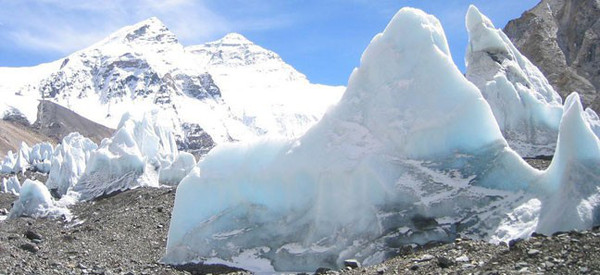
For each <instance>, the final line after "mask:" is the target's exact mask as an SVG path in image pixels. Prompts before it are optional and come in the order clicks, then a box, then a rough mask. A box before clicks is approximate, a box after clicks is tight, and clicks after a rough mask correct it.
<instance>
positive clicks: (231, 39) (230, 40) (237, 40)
mask: <svg viewBox="0 0 600 275" xmlns="http://www.w3.org/2000/svg"><path fill="white" fill-rule="evenodd" d="M215 42H217V43H221V44H233V45H240V44H254V43H253V42H252V41H250V40H248V38H246V37H245V36H243V35H241V34H239V33H235V32H232V33H228V34H226V35H225V36H224V37H223V38H221V39H219V40H217V41H215Z"/></svg>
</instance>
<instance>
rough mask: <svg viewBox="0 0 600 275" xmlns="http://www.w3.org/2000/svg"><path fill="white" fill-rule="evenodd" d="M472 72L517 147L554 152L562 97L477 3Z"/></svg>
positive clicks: (471, 17)
mask: <svg viewBox="0 0 600 275" xmlns="http://www.w3.org/2000/svg"><path fill="white" fill-rule="evenodd" d="M466 26H467V30H468V33H469V46H468V48H467V54H466V64H467V73H466V76H467V78H468V79H469V80H470V81H472V82H473V83H474V84H475V85H477V87H479V89H480V90H481V92H482V94H483V96H484V97H485V99H486V100H487V101H488V103H489V104H490V106H491V107H492V111H493V112H494V116H495V117H496V120H497V122H498V125H499V126H500V129H501V130H502V133H503V135H504V137H505V138H506V139H507V141H508V143H509V145H510V146H511V148H513V149H514V150H515V151H517V152H518V153H519V154H520V155H521V156H524V157H535V156H540V155H552V154H553V153H554V148H555V146H556V137H557V134H558V124H559V123H560V118H561V115H562V100H561V98H560V96H559V94H558V93H557V92H556V91H554V89H553V88H552V86H550V84H549V83H548V80H546V78H545V77H544V75H543V74H542V72H540V70H539V69H538V68H537V67H535V65H533V64H532V63H531V62H530V61H529V60H528V59H527V58H526V57H525V56H523V55H522V54H521V53H520V52H519V51H518V50H517V48H516V47H515V46H514V45H513V44H512V42H511V41H510V40H509V39H508V37H507V36H506V35H505V34H504V33H503V32H502V30H500V29H496V28H495V27H494V25H493V24H492V22H491V21H490V20H489V19H488V18H487V17H485V15H483V14H481V13H480V12H479V10H478V9H477V8H476V7H475V6H473V5H471V6H470V7H469V11H468V12H467V16H466Z"/></svg>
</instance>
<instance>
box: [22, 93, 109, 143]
mask: <svg viewBox="0 0 600 275" xmlns="http://www.w3.org/2000/svg"><path fill="white" fill-rule="evenodd" d="M32 127H33V128H34V129H36V130H37V131H38V132H39V133H41V134H43V135H45V136H48V137H51V138H52V139H54V140H55V141H57V142H58V141H60V140H62V138H63V137H65V136H67V135H68V134H70V133H71V132H79V133H80V134H82V135H83V136H85V137H87V138H89V139H91V140H93V141H94V142H96V143H100V141H101V140H102V139H103V138H107V137H110V136H111V135H112V134H113V133H114V131H115V130H114V129H111V128H108V127H105V126H103V125H101V124H98V123H96V122H93V121H91V120H89V119H87V118H84V117H82V116H80V115H78V114H77V113H75V112H73V111H71V110H69V109H67V108H65V107H63V106H60V105H58V104H56V103H54V102H52V101H48V100H41V101H40V104H39V105H38V114H37V120H36V121H35V123H34V124H33V125H32Z"/></svg>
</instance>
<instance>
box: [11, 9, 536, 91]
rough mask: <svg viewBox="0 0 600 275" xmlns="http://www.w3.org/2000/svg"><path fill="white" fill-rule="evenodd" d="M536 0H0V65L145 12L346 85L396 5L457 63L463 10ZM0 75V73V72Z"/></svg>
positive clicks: (35, 57) (505, 14)
mask: <svg viewBox="0 0 600 275" xmlns="http://www.w3.org/2000/svg"><path fill="white" fill-rule="evenodd" d="M537 2H538V0H504V1H491V0H476V1H459V0H395V1H394V0H210V1H192V0H87V1H80V0H19V1H13V0H0V7H1V8H0V41H2V43H0V66H31V65H36V64H39V63H43V62H49V61H53V60H56V59H59V58H61V57H64V56H66V55H68V54H70V53H72V52H74V51H76V50H79V49H82V48H84V47H86V46H89V45H91V44H93V43H94V42H96V41H98V40H100V39H102V38H103V37H105V36H107V35H108V34H110V33H111V32H113V31H116V30H117V29H119V28H121V27H123V26H126V25H131V24H134V23H136V22H139V21H141V20H144V19H146V18H148V17H151V16H156V17H158V18H159V19H160V20H162V21H163V22H164V23H165V24H166V25H167V26H168V27H169V28H170V29H171V30H172V31H173V32H174V33H175V34H176V35H177V36H178V37H179V39H180V41H181V42H182V44H184V45H186V46H187V45H194V44H201V43H204V42H207V41H211V40H215V39H218V38H220V37H222V36H223V35H225V34H226V33H228V32H238V33H241V34H243V35H244V36H246V37H247V38H248V39H250V40H252V41H254V42H255V43H257V44H259V45H261V46H263V47H265V48H267V49H270V50H273V51H275V52H277V53H278V54H279V55H281V57H282V58H283V59H284V60H285V61H286V62H288V63H289V64H291V65H292V66H294V67H295V68H296V69H298V70H299V71H300V72H302V73H304V74H306V75H307V76H308V78H309V79H310V80H311V81H312V82H315V83H323V84H332V85H346V82H347V80H348V76H349V75H350V72H351V71H352V69H353V68H354V67H356V66H358V64H359V59H360V55H361V54H362V52H363V50H364V49H365V47H366V46H367V45H368V44H369V41H370V40H371V38H372V37H373V36H374V35H375V34H377V33H379V32H381V31H382V30H383V29H384V28H385V26H386V25H387V23H388V21H389V20H390V19H391V18H392V17H393V15H394V14H395V13H396V12H397V11H398V10H399V9H400V8H402V7H404V6H411V7H416V8H420V9H423V10H425V11H426V12H428V13H431V14H434V15H435V16H436V17H438V18H439V19H440V21H441V22H442V25H443V26H444V29H445V31H446V35H447V37H448V40H449V44H450V48H451V51H452V54H453V57H454V60H455V62H456V63H457V65H458V67H459V68H460V69H461V70H463V68H464V61H463V60H464V52H465V49H466V45H467V34H466V31H465V27H464V16H465V13H466V11H467V7H468V6H469V4H475V5H476V6H477V7H478V8H479V9H480V10H481V11H482V12H483V13H484V14H486V15H487V16H488V17H490V18H491V19H492V21H493V22H494V24H495V25H496V27H504V25H506V23H507V22H508V21H509V20H511V19H513V18H517V17H519V16H520V15H521V14H522V13H523V12H524V11H525V10H527V9H530V8H532V7H533V6H535V5H536V4H537ZM0 77H1V76H0Z"/></svg>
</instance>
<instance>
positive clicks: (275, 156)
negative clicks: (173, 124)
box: [163, 8, 541, 271]
mask: <svg viewBox="0 0 600 275" xmlns="http://www.w3.org/2000/svg"><path fill="white" fill-rule="evenodd" d="M432 76H435V77H432ZM540 175H541V172H539V171H537V170H535V169H533V168H531V167H529V166H528V165H526V164H525V163H524V162H523V160H522V159H521V158H520V157H519V156H518V155H517V154H516V153H515V152H514V151H512V150H511V149H509V148H508V146H507V143H506V141H505V140H504V138H503V137H502V134H501V132H500V129H499V127H498V125H497V124H496V122H495V119H494V116H493V113H492V110H491V109H490V107H489V105H488V104H487V103H486V101H485V99H484V98H483V96H482V95H481V93H480V92H479V90H478V89H477V88H476V87H475V85H473V84H472V83H470V82H469V81H467V80H466V79H465V78H464V77H463V75H462V74H461V72H460V71H459V70H458V69H457V68H456V66H455V65H454V63H453V61H452V58H451V56H450V53H449V50H448V44H447V41H446V38H445V35H444V33H443V30H442V27H441V25H440V23H439V21H438V20H437V19H436V18H434V17H433V16H431V15H427V14H425V13H423V12H422V11H419V10H415V9H411V8H404V9H402V10H400V11H399V12H398V13H397V14H396V15H395V16H394V18H393V20H392V21H391V22H390V23H389V25H388V26H387V27H386V29H385V31H384V32H383V33H382V34H379V35H377V36H375V38H373V40H372V42H371V44H370V45H369V46H368V48H367V49H366V51H365V52H364V54H363V56H362V58H361V65H360V68H358V69H356V70H355V71H354V72H353V73H352V75H351V77H350V80H349V85H348V88H347V90H346V92H345V94H344V96H343V97H342V99H341V101H340V102H339V104H338V105H337V106H336V107H334V108H333V109H332V110H330V112H328V113H327V114H326V115H325V116H324V117H323V119H322V120H321V121H320V122H319V123H318V124H317V125H315V126H314V127H313V128H311V129H310V130H309V131H308V132H307V133H306V134H305V135H304V136H303V137H302V138H300V139H298V140H295V141H273V140H262V141H259V142H256V143H253V144H237V145H227V146H219V147H217V148H215V149H214V150H213V151H212V152H211V153H209V154H208V155H207V156H206V158H205V159H204V160H203V161H202V162H200V163H199V165H198V167H197V168H196V169H194V170H192V172H191V173H190V174H189V175H188V176H187V177H186V178H184V179H183V181H182V182H181V183H180V185H179V187H178V189H177V197H176V200H175V207H174V210H173V215H172V219H171V226H170V228H169V235H168V242H167V254H166V255H165V257H164V258H163V261H165V262H167V263H184V262H194V261H205V262H218V263H227V264H230V265H235V266H241V267H244V268H247V269H250V270H253V271H272V270H279V271H290V270H293V271H314V270H315V269H316V268H317V267H323V266H329V267H335V266H339V265H340V264H341V262H342V260H343V259H345V258H350V257H352V258H357V259H359V260H361V261H363V263H374V262H377V261H379V260H382V259H383V258H385V257H387V256H389V255H390V253H392V254H393V251H395V250H394V249H397V248H398V247H400V246H402V245H406V244H409V243H425V242H427V241H431V240H450V239H453V238H454V237H455V236H456V234H457V232H461V233H462V234H467V235H470V236H474V237H479V238H485V237H488V235H489V232H493V230H494V229H495V228H496V227H497V225H498V224H499V223H500V221H501V219H502V217H503V215H504V214H505V213H507V212H509V211H510V210H512V209H513V208H514V206H517V205H519V204H521V203H522V202H523V201H524V200H528V199H529V197H528V196H526V195H524V193H523V192H514V191H519V190H529V189H530V183H531V182H534V181H535V180H536V179H538V178H539V177H540Z"/></svg>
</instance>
